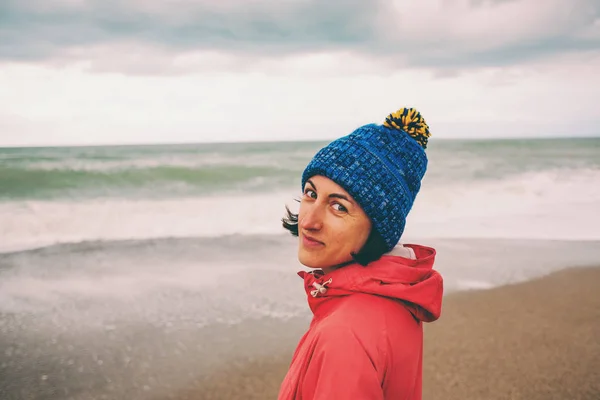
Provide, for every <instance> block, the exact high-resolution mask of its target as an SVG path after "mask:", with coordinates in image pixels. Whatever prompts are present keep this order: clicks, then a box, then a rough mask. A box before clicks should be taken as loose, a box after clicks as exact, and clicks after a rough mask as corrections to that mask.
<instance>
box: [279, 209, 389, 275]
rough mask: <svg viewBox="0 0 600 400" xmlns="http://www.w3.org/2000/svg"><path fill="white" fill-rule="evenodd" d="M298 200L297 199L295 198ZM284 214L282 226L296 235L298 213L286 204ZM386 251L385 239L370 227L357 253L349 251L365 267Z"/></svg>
mask: <svg viewBox="0 0 600 400" xmlns="http://www.w3.org/2000/svg"><path fill="white" fill-rule="evenodd" d="M296 201H299V200H296ZM285 210H286V215H285V216H284V217H283V218H282V219H281V222H282V223H283V227H284V228H285V229H287V230H288V231H289V232H290V233H291V234H292V235H293V236H298V214H294V213H293V212H291V211H290V209H289V208H288V207H287V206H286V207H285ZM386 252H387V245H386V244H385V241H384V240H383V238H382V237H381V235H380V234H379V232H377V231H376V230H375V229H371V233H370V234H369V237H368V238H367V241H366V242H365V245H364V246H363V248H362V249H360V251H359V252H358V253H350V255H351V256H352V259H353V260H354V261H355V262H357V263H358V264H360V265H362V266H363V267H366V266H367V265H368V264H369V263H371V262H373V261H377V260H379V258H381V256H382V255H384V254H385V253H386Z"/></svg>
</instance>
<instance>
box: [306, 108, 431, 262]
mask: <svg viewBox="0 0 600 400" xmlns="http://www.w3.org/2000/svg"><path fill="white" fill-rule="evenodd" d="M429 136H430V133H429V127H428V126H427V124H426V123H425V121H424V120H423V118H422V117H421V114H420V113H419V112H417V111H416V110H414V109H408V108H402V109H400V110H398V111H397V112H395V113H392V114H390V115H389V116H388V117H387V118H386V121H385V122H384V124H383V125H376V124H369V125H364V126H362V127H360V128H358V129H356V130H355V131H354V132H352V133H351V134H349V135H347V136H344V137H342V138H339V139H337V140H335V141H333V142H331V143H330V144H328V145H327V146H325V147H324V148H322V149H321V150H319V152H318V153H317V154H316V155H315V156H314V157H313V159H312V160H311V161H310V163H309V164H308V166H307V167H306V169H305V170H304V172H303V174H302V188H304V186H305V184H306V181H307V180H308V179H310V178H311V177H312V176H315V175H322V176H325V177H327V178H329V179H331V180H332V181H334V182H336V183H337V184H338V185H340V186H341V187H343V188H344V189H345V190H346V191H347V192H348V193H349V194H350V195H351V196H352V197H353V198H354V199H355V200H356V201H357V202H358V204H360V206H361V207H362V209H363V210H364V211H365V213H366V214H367V216H368V217H369V218H370V219H371V222H372V224H373V229H375V230H376V231H377V232H378V233H379V234H380V235H381V237H382V238H383V239H384V240H385V243H386V245H387V247H388V251H389V250H391V249H392V248H393V247H394V246H395V245H396V244H397V243H398V241H399V240H400V237H401V236H402V233H403V232H404V227H405V225H406V217H407V215H408V213H409V211H410V210H411V208H412V206H413V203H414V201H415V197H416V196H417V193H418V192H419V189H420V188H421V180H422V179H423V176H424V175H425V171H426V170H427V156H426V154H425V151H424V149H425V148H426V147H427V141H428V138H429Z"/></svg>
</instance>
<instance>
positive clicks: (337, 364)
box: [302, 327, 383, 400]
mask: <svg viewBox="0 0 600 400" xmlns="http://www.w3.org/2000/svg"><path fill="white" fill-rule="evenodd" d="M372 345H373V344H372ZM375 345H376V344H375ZM370 347H371V348H373V346H370ZM373 352H374V351H373V350H371V354H369V351H368V350H367V349H366V348H365V346H363V343H361V340H360V339H359V338H358V337H357V336H356V334H355V333H354V332H353V331H352V330H351V329H350V328H343V327H339V329H337V328H336V329H335V330H331V331H329V332H326V333H322V334H321V335H319V336H318V338H317V340H316V343H315V348H314V350H313V354H312V357H311V358H310V361H309V363H308V366H307V369H306V375H305V376H304V380H303V382H302V398H303V399H307V400H335V399H364V400H382V399H383V390H382V388H381V381H380V378H379V376H380V374H379V373H378V371H377V360H376V359H377V358H378V355H377V354H372V353H373ZM380 367H381V366H380Z"/></svg>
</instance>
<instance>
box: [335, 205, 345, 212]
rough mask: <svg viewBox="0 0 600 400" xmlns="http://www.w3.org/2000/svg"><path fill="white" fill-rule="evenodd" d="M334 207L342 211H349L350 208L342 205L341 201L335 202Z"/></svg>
mask: <svg viewBox="0 0 600 400" xmlns="http://www.w3.org/2000/svg"><path fill="white" fill-rule="evenodd" d="M333 209H334V210H335V211H340V212H347V211H348V209H347V208H346V207H344V206H343V205H341V204H340V203H334V204H333Z"/></svg>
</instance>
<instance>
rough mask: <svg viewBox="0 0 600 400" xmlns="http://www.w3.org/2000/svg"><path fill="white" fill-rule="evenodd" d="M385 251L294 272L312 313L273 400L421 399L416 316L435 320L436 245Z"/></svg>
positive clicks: (438, 296) (438, 295)
mask: <svg viewBox="0 0 600 400" xmlns="http://www.w3.org/2000/svg"><path fill="white" fill-rule="evenodd" d="M406 246H407V247H411V248H412V249H413V250H414V252H415V255H416V259H415V260H411V259H408V258H403V257H397V256H391V255H385V256H383V257H381V259H379V260H378V261H375V262H373V263H371V264H369V265H368V266H367V267H363V266H360V265H358V264H351V265H348V266H345V267H342V268H340V269H337V270H335V271H333V272H331V273H329V274H326V275H323V273H322V272H321V271H316V272H311V273H308V272H300V273H299V275H300V276H301V277H302V278H303V279H304V287H305V289H306V292H307V294H308V304H309V306H310V308H311V310H312V312H313V314H314V317H313V320H312V322H311V324H310V327H309V329H308V331H307V332H306V333H305V334H304V336H303V337H302V339H300V343H299V344H298V347H297V348H296V351H295V353H294V356H293V358H292V363H291V365H290V369H289V371H288V373H287V375H286V377H285V379H284V380H283V383H282V384H281V389H280V392H279V400H291V399H294V400H317V399H318V400H333V399H361V400H363V399H364V400H370V399H394V400H396V399H410V400H415V399H421V373H422V360H423V325H422V323H423V322H430V321H435V320H436V319H438V318H439V316H440V312H441V306H442V292H443V284H442V277H441V275H440V274H439V273H437V272H436V271H435V270H433V269H432V267H433V261H434V258H435V250H434V249H432V248H429V247H424V246H417V245H406Z"/></svg>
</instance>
